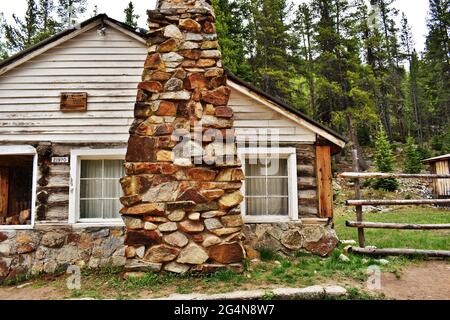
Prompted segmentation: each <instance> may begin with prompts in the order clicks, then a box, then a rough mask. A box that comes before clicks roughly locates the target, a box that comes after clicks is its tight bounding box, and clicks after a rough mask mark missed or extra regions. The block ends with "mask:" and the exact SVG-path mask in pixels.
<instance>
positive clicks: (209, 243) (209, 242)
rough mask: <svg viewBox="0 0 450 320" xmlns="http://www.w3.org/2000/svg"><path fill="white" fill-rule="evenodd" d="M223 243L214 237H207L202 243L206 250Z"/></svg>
mask: <svg viewBox="0 0 450 320" xmlns="http://www.w3.org/2000/svg"><path fill="white" fill-rule="evenodd" d="M221 242H222V240H221V239H220V238H219V237H217V236H213V235H207V236H206V237H205V238H204V240H203V242H202V246H204V247H205V248H209V247H211V246H214V245H216V244H219V243H221Z"/></svg>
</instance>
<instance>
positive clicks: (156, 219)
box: [144, 216, 169, 227]
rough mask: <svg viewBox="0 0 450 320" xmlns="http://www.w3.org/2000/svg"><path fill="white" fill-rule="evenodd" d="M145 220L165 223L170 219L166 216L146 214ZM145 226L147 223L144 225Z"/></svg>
mask: <svg viewBox="0 0 450 320" xmlns="http://www.w3.org/2000/svg"><path fill="white" fill-rule="evenodd" d="M144 221H145V222H151V223H165V222H168V221H169V219H167V218H166V217H153V216H146V217H144ZM144 227H145V225H144Z"/></svg>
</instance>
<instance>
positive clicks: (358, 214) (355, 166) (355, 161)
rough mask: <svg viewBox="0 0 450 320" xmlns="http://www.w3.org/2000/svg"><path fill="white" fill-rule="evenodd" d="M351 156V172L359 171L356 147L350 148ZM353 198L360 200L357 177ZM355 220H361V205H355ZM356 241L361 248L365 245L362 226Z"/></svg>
mask: <svg viewBox="0 0 450 320" xmlns="http://www.w3.org/2000/svg"><path fill="white" fill-rule="evenodd" d="M352 158H353V172H359V159H358V151H357V150H356V149H353V150H352ZM355 200H361V187H360V182H359V178H356V179H355ZM356 221H357V222H363V210H362V206H356ZM358 241H359V246H360V247H361V248H365V247H366V240H365V237H364V227H360V228H358Z"/></svg>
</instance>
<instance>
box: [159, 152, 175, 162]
mask: <svg viewBox="0 0 450 320" xmlns="http://www.w3.org/2000/svg"><path fill="white" fill-rule="evenodd" d="M173 158H174V155H173V152H172V151H169V150H159V151H158V152H157V153H156V161H162V162H173Z"/></svg>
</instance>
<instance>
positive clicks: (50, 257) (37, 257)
mask: <svg viewBox="0 0 450 320" xmlns="http://www.w3.org/2000/svg"><path fill="white" fill-rule="evenodd" d="M243 236H244V239H245V241H244V246H245V249H246V252H247V258H248V259H250V260H251V259H255V258H258V257H259V252H258V250H262V249H267V250H271V251H273V252H276V253H280V254H283V255H288V256H289V255H292V254H294V253H295V252H302V251H305V252H312V253H314V254H316V255H319V256H323V257H325V256H328V255H330V254H331V252H332V251H333V250H334V248H335V247H336V245H337V243H338V239H337V236H336V232H335V231H334V230H333V229H332V228H331V226H330V225H323V224H302V223H274V224H248V225H245V226H244V227H243ZM124 240H125V229H124V228H123V227H115V228H72V227H70V226H45V227H44V226H36V227H35V230H20V231H19V230H17V231H1V232H0V283H2V282H3V281H4V280H14V279H15V278H16V277H18V276H20V275H23V274H33V275H36V274H52V273H55V272H58V271H66V270H67V267H68V266H70V265H76V266H79V267H80V268H81V269H83V268H91V269H98V268H102V267H106V266H116V267H122V266H124V265H125V262H126V258H125V255H126V254H128V255H129V254H130V252H127V251H129V249H128V250H127V249H126V246H125V245H124ZM133 254H134V255H135V256H136V257H137V258H139V256H142V257H143V255H144V254H145V251H144V250H142V248H136V249H135V250H134V252H133ZM219 259H220V258H219ZM133 264H134V266H135V267H136V268H138V269H140V270H141V271H142V270H144V271H160V270H161V269H162V265H161V264H158V263H153V264H148V263H146V264H141V263H140V262H139V260H137V259H136V260H134V261H133ZM221 267H223V266H222V265H221V264H204V265H202V266H201V267H194V268H193V271H200V272H214V271H216V270H218V269H220V268H221ZM227 267H228V268H231V269H233V270H235V271H238V272H240V271H242V265H241V264H230V265H228V266H227ZM167 268H170V269H171V270H169V271H172V272H181V273H182V272H186V271H187V268H185V267H182V266H179V265H176V264H170V263H169V264H168V267H167Z"/></svg>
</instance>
